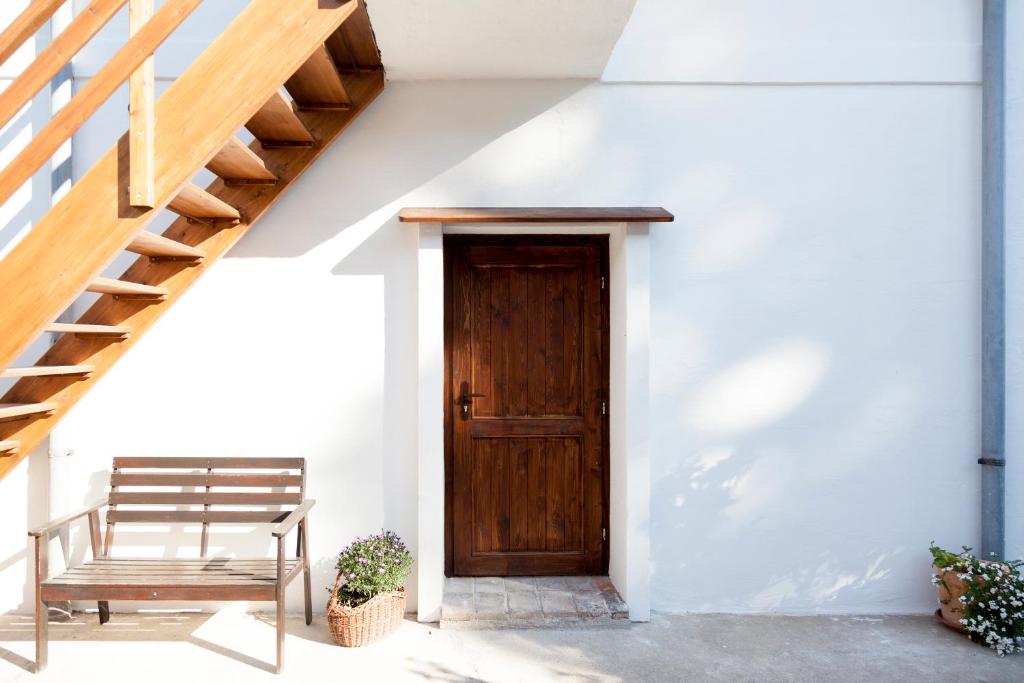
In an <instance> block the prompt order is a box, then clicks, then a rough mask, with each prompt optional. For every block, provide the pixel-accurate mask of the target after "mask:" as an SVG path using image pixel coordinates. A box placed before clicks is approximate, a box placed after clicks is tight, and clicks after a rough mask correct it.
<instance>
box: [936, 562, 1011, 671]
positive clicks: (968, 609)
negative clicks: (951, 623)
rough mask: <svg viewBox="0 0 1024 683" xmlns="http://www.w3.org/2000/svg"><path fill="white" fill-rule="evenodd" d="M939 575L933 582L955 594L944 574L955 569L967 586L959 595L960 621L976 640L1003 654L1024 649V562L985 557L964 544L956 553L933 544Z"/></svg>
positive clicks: (958, 576) (971, 637) (949, 593)
mask: <svg viewBox="0 0 1024 683" xmlns="http://www.w3.org/2000/svg"><path fill="white" fill-rule="evenodd" d="M931 553H932V558H933V559H932V564H933V566H934V567H935V570H936V572H935V574H934V576H932V583H933V584H935V585H936V586H938V585H942V586H944V587H945V589H946V592H947V594H948V595H954V594H955V593H954V591H952V590H950V588H951V587H950V586H948V585H946V583H945V580H944V578H943V576H944V575H945V574H946V573H947V572H952V573H953V574H954V575H955V576H956V577H957V578H958V579H960V581H962V582H963V584H964V586H965V587H966V592H965V593H964V594H963V595H962V596H960V597H959V600H960V602H961V604H962V610H963V617H962V618H961V619H960V624H961V625H962V626H963V627H964V628H966V629H967V633H968V636H969V637H970V639H971V640H973V641H975V642H976V643H981V644H983V645H987V646H988V647H990V648H992V649H993V650H995V651H996V654H998V655H1000V656H1002V655H1007V654H1011V653H1013V652H1020V651H1022V650H1024V579H1022V578H1021V575H1020V568H1021V567H1022V566H1024V561H1021V560H1017V561H1014V562H999V561H995V560H981V559H979V558H977V557H975V556H974V555H973V554H972V553H971V549H970V548H968V547H967V546H964V548H963V552H960V553H953V552H950V551H948V550H943V549H942V548H939V547H938V546H936V545H935V544H934V543H933V544H932V545H931Z"/></svg>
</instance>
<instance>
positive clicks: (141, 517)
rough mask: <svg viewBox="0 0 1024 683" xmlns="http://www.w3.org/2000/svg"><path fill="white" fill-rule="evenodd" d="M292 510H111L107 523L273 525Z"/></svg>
mask: <svg viewBox="0 0 1024 683" xmlns="http://www.w3.org/2000/svg"><path fill="white" fill-rule="evenodd" d="M289 514H291V510H110V511H109V512H107V522H108V523H117V522H131V523H154V524H161V523H165V524H209V523H213V524H217V523H222V524H225V523H226V524H231V523H235V524H238V523H247V522H248V523H253V524H271V523H275V524H276V523H278V522H281V521H283V520H284V518H285V517H287V516H288V515H289Z"/></svg>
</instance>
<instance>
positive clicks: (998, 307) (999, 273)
mask: <svg viewBox="0 0 1024 683" xmlns="http://www.w3.org/2000/svg"><path fill="white" fill-rule="evenodd" d="M983 11H984V18H983V29H982V30H983V38H982V51H983V57H982V69H983V76H982V257H981V258H982V275H981V277H982V293H981V313H982V319H981V359H982V360H981V362H982V366H981V457H980V458H979V459H978V463H979V464H981V468H982V469H981V553H982V557H985V558H989V557H996V558H1000V559H1002V557H1003V554H1004V550H1005V548H1004V544H1005V538H1006V530H1005V527H1006V525H1005V516H1006V511H1005V486H1006V484H1005V472H1006V285H1005V280H1006V271H1005V267H1006V266H1005V251H1004V247H1005V222H1006V213H1005V197H1006V135H1005V114H1006V0H985V4H984V10H983Z"/></svg>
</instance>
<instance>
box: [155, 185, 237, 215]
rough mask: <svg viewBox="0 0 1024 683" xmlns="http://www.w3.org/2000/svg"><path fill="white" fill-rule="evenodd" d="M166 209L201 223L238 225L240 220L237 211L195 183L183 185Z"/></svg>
mask: <svg viewBox="0 0 1024 683" xmlns="http://www.w3.org/2000/svg"><path fill="white" fill-rule="evenodd" d="M167 208H168V209H170V210H171V211H173V212H174V213H176V214H178V215H179V216H183V217H185V218H192V219H194V220H197V221H200V222H203V223H238V222H240V221H241V218H242V216H241V214H240V213H238V209H236V208H235V207H233V206H231V205H230V204H228V203H227V202H225V201H223V200H221V199H218V198H217V197H214V196H213V195H212V194H210V193H209V192H207V191H206V190H203V189H201V188H200V187H199V186H198V185H196V184H195V183H185V185H183V186H182V188H181V191H180V192H178V196H176V197H175V198H174V199H172V200H171V203H170V204H168V205H167Z"/></svg>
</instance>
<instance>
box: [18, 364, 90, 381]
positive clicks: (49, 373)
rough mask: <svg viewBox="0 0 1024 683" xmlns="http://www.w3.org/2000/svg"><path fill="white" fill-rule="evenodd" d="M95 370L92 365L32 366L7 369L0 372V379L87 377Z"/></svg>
mask: <svg viewBox="0 0 1024 683" xmlns="http://www.w3.org/2000/svg"><path fill="white" fill-rule="evenodd" d="M95 370H96V366H94V365H33V366H32V367H28V368H7V369H6V370H0V379H10V378H11V377H55V376H57V375H89V374H92V373H93V372H94V371H95Z"/></svg>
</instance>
